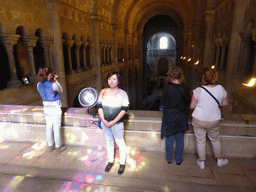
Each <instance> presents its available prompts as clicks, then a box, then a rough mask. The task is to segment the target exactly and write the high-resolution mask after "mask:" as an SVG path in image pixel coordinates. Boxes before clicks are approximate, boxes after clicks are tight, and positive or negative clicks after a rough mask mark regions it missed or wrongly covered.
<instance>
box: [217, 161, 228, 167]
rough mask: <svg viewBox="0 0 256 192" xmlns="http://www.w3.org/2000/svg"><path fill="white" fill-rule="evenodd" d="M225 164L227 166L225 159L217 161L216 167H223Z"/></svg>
mask: <svg viewBox="0 0 256 192" xmlns="http://www.w3.org/2000/svg"><path fill="white" fill-rule="evenodd" d="M227 164H228V160H227V159H217V166H218V167H221V166H224V165H227Z"/></svg>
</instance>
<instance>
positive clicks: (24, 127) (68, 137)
mask: <svg viewBox="0 0 256 192" xmlns="http://www.w3.org/2000/svg"><path fill="white" fill-rule="evenodd" d="M93 111H94V110H93V109H90V111H88V109H85V108H68V109H66V108H63V120H62V127H61V128H62V129H61V133H62V138H63V141H64V143H65V144H66V145H85V146H94V147H106V142H105V138H104V136H103V133H102V130H101V129H99V128H98V127H97V125H96V122H97V117H96V116H95V115H93V114H92V113H93ZM95 111H96V110H95ZM161 117H162V112H161V111H133V110H130V111H129V113H128V115H127V116H126V120H125V141H126V144H127V146H130V147H133V148H137V149H138V150H140V151H165V140H164V139H163V140H161V138H160V130H161ZM250 118H251V119H255V115H251V117H250ZM247 122H248V121H244V120H243V118H241V115H235V114H233V115H226V120H224V121H221V142H222V148H223V155H224V156H226V157H255V156H256V148H255V146H256V121H252V120H251V121H250V123H249V124H246V123H247ZM45 138H46V136H45V118H44V113H43V107H42V106H27V105H0V140H2V141H6V140H8V141H14V140H15V141H21V142H22V141H33V142H35V141H36V142H37V141H38V142H45V140H46V139H45ZM206 148H207V154H212V150H211V147H210V145H209V141H208V142H207V147H206ZM184 153H187V154H196V141H195V136H194V133H193V129H192V126H191V124H190V129H189V130H188V131H187V132H186V134H185V148H184Z"/></svg>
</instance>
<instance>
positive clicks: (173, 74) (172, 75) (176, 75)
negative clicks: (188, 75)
mask: <svg viewBox="0 0 256 192" xmlns="http://www.w3.org/2000/svg"><path fill="white" fill-rule="evenodd" d="M173 79H177V80H178V81H179V82H180V83H185V82H186V81H185V77H184V74H183V70H182V69H181V68H180V67H173V68H172V69H171V70H170V71H168V81H169V82H170V81H171V80H173Z"/></svg>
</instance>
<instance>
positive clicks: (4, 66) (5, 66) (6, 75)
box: [0, 23, 11, 90]
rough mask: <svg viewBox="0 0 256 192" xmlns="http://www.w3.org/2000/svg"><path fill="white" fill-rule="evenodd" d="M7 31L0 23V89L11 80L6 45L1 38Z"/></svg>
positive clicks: (5, 86)
mask: <svg viewBox="0 0 256 192" xmlns="http://www.w3.org/2000/svg"><path fill="white" fill-rule="evenodd" d="M6 34H7V32H6V30H5V27H4V26H3V25H2V24H1V23H0V55H1V70H0V90H2V89H5V88H7V82H8V81H10V80H11V74H10V67H9V62H8V55H7V51H6V47H5V45H4V42H3V40H2V37H3V36H6Z"/></svg>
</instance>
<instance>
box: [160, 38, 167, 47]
mask: <svg viewBox="0 0 256 192" xmlns="http://www.w3.org/2000/svg"><path fill="white" fill-rule="evenodd" d="M160 49H167V37H161V38H160Z"/></svg>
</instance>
